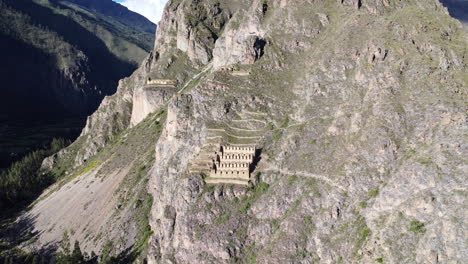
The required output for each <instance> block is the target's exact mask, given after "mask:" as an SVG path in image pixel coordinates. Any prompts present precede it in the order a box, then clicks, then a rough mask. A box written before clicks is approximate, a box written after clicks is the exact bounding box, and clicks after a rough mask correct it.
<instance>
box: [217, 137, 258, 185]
mask: <svg viewBox="0 0 468 264" xmlns="http://www.w3.org/2000/svg"><path fill="white" fill-rule="evenodd" d="M255 153H256V147H255V145H224V146H221V147H220V149H219V151H217V152H215V153H214V155H215V159H214V160H213V166H212V168H211V171H210V177H211V178H220V179H239V180H245V181H247V182H248V181H249V180H250V171H251V169H252V164H253V162H254V160H255Z"/></svg>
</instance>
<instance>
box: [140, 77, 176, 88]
mask: <svg viewBox="0 0 468 264" xmlns="http://www.w3.org/2000/svg"><path fill="white" fill-rule="evenodd" d="M146 85H155V86H171V87H175V86H177V81H176V80H169V79H151V78H148V80H147V81H146Z"/></svg>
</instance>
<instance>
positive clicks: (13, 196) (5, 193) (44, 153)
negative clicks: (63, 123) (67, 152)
mask: <svg viewBox="0 0 468 264" xmlns="http://www.w3.org/2000/svg"><path fill="white" fill-rule="evenodd" d="M65 145H66V142H65V140H63V139H54V140H53V141H52V143H51V144H50V147H49V148H48V149H41V150H36V151H33V152H31V153H29V154H28V155H26V156H25V157H24V158H23V159H22V160H20V161H18V162H15V163H13V165H12V166H11V167H10V168H9V169H8V170H5V171H3V172H2V173H1V174H0V208H4V207H10V206H13V205H16V204H18V203H22V202H27V201H30V200H32V199H34V198H35V197H36V196H37V195H38V194H39V193H40V192H42V190H44V188H46V187H47V186H49V185H50V184H52V183H53V182H54V181H55V179H54V177H53V176H52V175H50V174H40V173H39V169H40V168H41V165H42V161H43V160H44V159H45V158H46V157H48V156H50V155H52V154H54V153H56V152H57V151H59V150H60V149H62V148H63V147H65Z"/></svg>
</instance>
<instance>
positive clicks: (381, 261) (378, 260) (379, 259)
mask: <svg viewBox="0 0 468 264" xmlns="http://www.w3.org/2000/svg"><path fill="white" fill-rule="evenodd" d="M375 261H376V262H377V263H383V258H376V259H375Z"/></svg>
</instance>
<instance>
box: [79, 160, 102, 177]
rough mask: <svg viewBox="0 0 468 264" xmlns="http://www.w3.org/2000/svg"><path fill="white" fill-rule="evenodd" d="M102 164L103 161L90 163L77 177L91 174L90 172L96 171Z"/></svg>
mask: <svg viewBox="0 0 468 264" xmlns="http://www.w3.org/2000/svg"><path fill="white" fill-rule="evenodd" d="M101 164H102V161H99V160H94V161H92V162H90V163H89V164H88V165H87V166H86V167H85V168H84V169H83V170H82V171H81V172H80V173H78V175H77V176H80V175H83V174H86V173H88V172H90V171H92V170H94V169H96V168H97V167H99V166H100V165H101Z"/></svg>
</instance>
